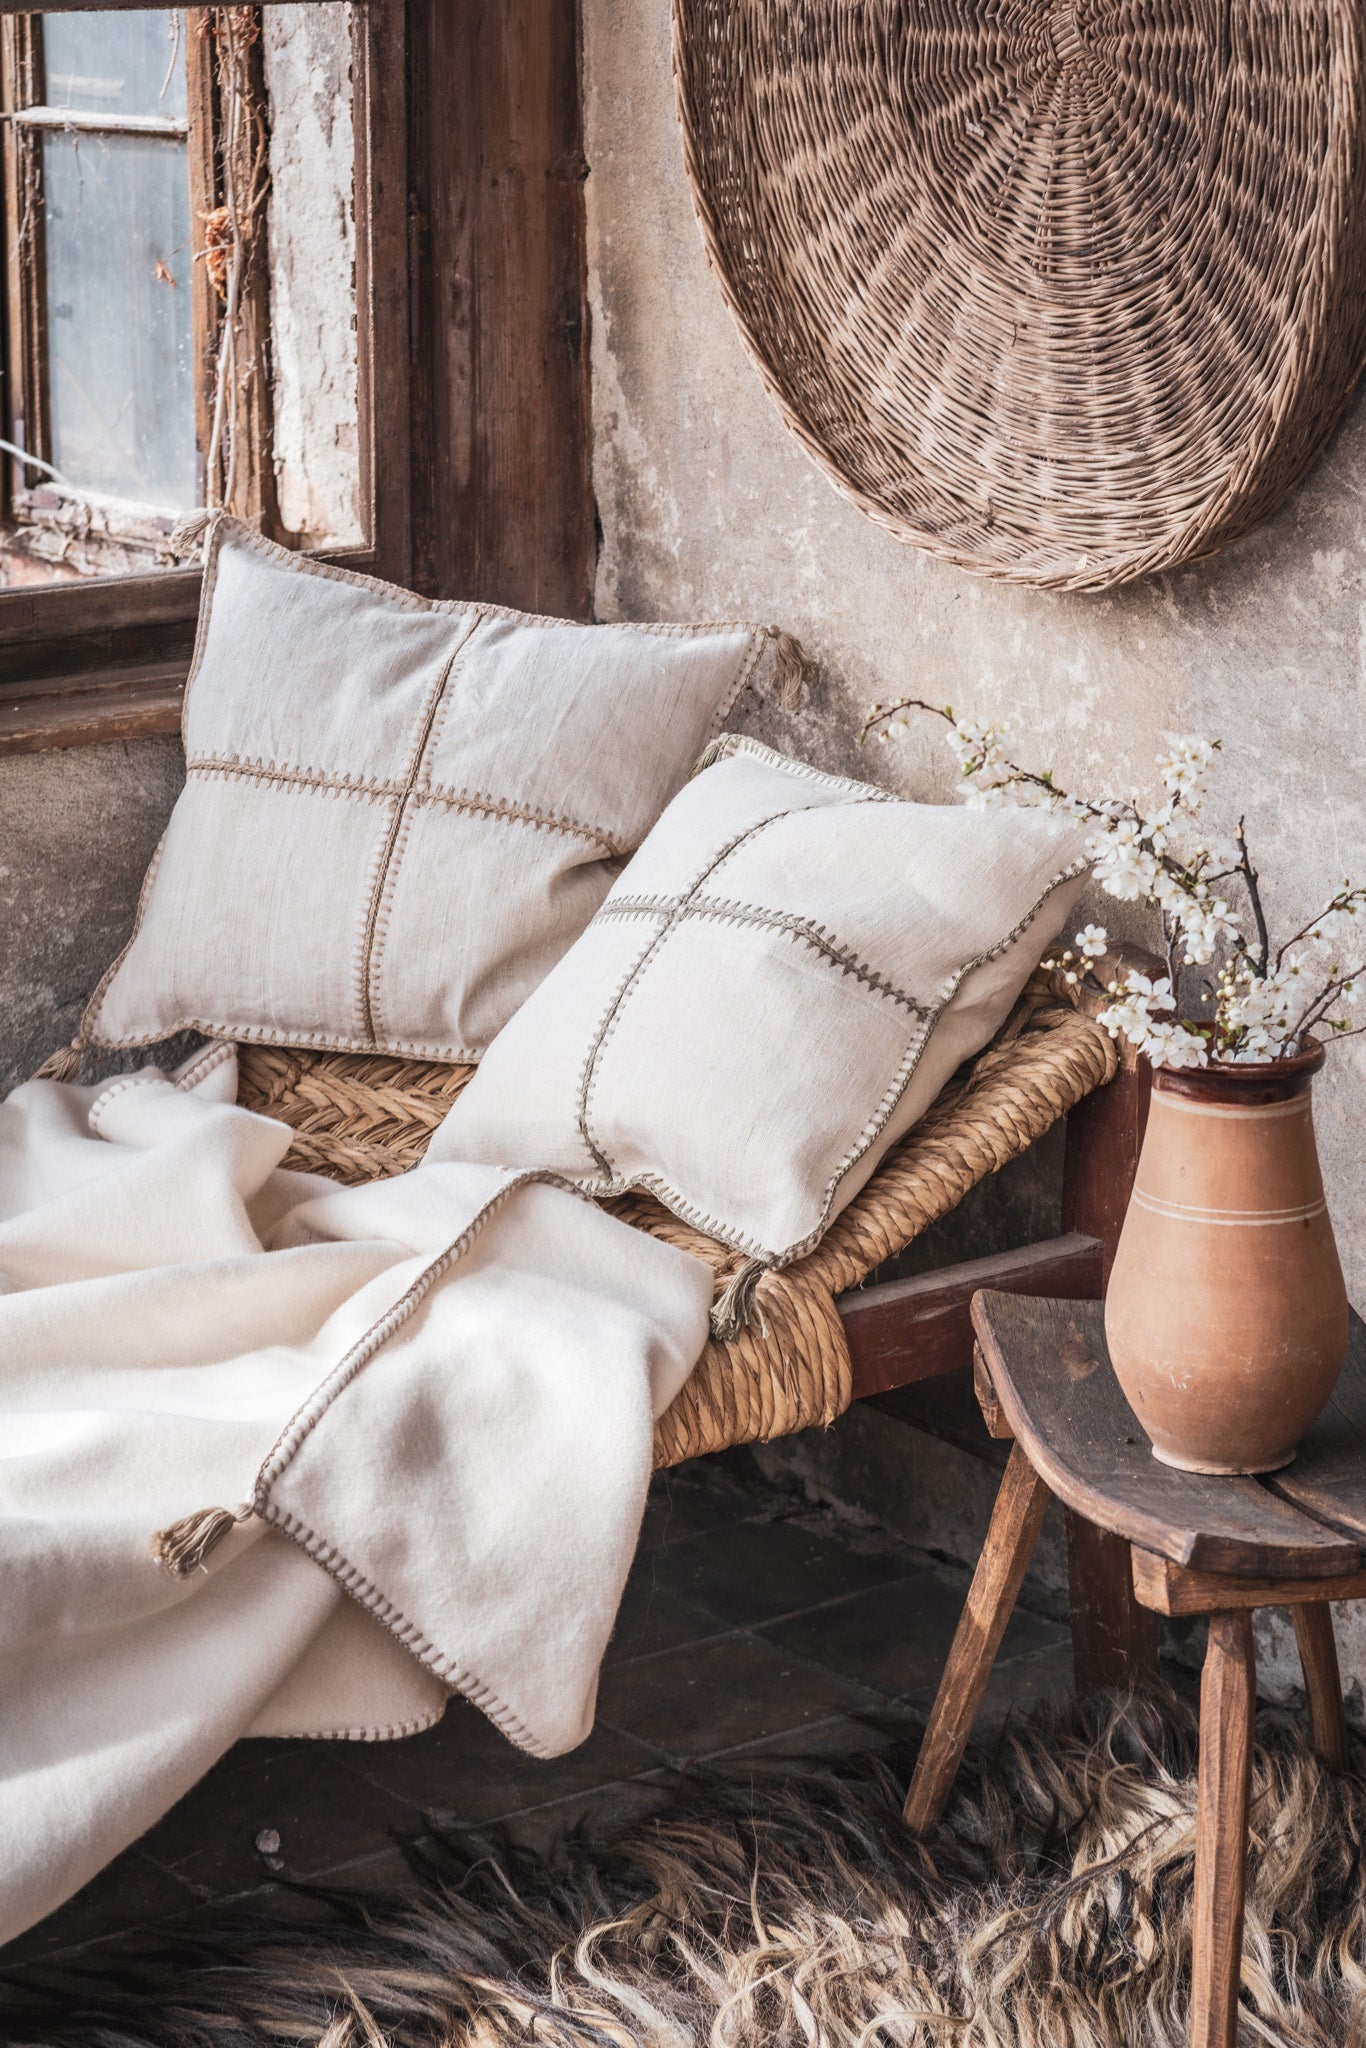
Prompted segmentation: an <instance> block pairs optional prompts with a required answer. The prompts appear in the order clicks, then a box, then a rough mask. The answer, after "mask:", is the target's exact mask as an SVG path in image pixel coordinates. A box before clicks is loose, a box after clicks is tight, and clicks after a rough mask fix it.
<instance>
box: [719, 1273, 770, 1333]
mask: <svg viewBox="0 0 1366 2048" xmlns="http://www.w3.org/2000/svg"><path fill="white" fill-rule="evenodd" d="M767 1271H768V1267H767V1266H766V1265H765V1264H764V1263H763V1261H762V1259H746V1261H745V1263H744V1265H743V1266H741V1267H740V1269H739V1271H738V1272H736V1273H734V1274H732V1275H731V1278H730V1279H729V1280H728V1281H727V1282H726V1285H725V1286H724V1287H723V1288H722V1290H721V1292H720V1293H719V1294H718V1295H717V1297H716V1299H715V1301H714V1302H713V1303H712V1305H711V1333H712V1335H713V1337H715V1338H716V1339H717V1340H718V1342H719V1343H722V1344H730V1343H733V1342H734V1340H735V1339H736V1338H737V1337H739V1336H741V1335H742V1334H743V1333H744V1331H745V1330H746V1329H748V1327H749V1324H750V1322H751V1320H753V1321H754V1322H756V1323H757V1324H758V1326H759V1328H760V1330H761V1331H762V1332H763V1333H764V1335H765V1336H766V1335H767V1334H768V1332H767V1327H766V1325H765V1323H764V1313H763V1310H762V1309H761V1308H760V1307H759V1305H758V1303H757V1301H756V1300H755V1294H756V1292H757V1290H758V1286H759V1282H760V1281H761V1280H762V1279H763V1277H764V1275H765V1273H766V1272H767Z"/></svg>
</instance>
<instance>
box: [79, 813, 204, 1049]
mask: <svg viewBox="0 0 1366 2048" xmlns="http://www.w3.org/2000/svg"><path fill="white" fill-rule="evenodd" d="M170 829H171V828H170V825H169V824H168V825H167V827H166V830H165V832H163V833H162V835H161V837H160V839H158V841H157V843H156V851H155V852H154V853H153V855H152V858H151V860H150V861H149V862H148V865H147V872H146V874H145V875H144V876H143V878H142V887H141V889H140V890H139V891H138V910H137V916H136V917H135V918H134V919H133V929H132V931H131V932H130V933H129V935H128V943H127V945H126V946H125V947H124V948H123V951H122V952H121V953H117V954H116V955H115V956H114V958H113V960H111V962H110V963H109V965H108V967H106V968H105V970H104V973H103V974H102V975H101V976H100V978H99V980H98V981H97V982H96V984H95V993H94V994H93V995H92V996H91V998H90V1001H89V1002H88V1003H87V1004H86V1006H85V1009H84V1011H83V1012H82V1014H81V1021H80V1023H79V1025H78V1026H77V1028H76V1038H75V1040H73V1043H80V1042H84V1043H85V1044H87V1045H111V1044H120V1043H121V1044H126V1045H131V1046H137V1045H160V1043H161V1041H162V1039H163V1038H169V1037H170V1035H171V1032H170V1031H154V1032H153V1033H152V1035H151V1037H150V1038H134V1039H125V1040H113V1039H108V1038H99V1037H97V1036H96V1034H95V1025H96V1021H97V1018H98V1013H99V1007H100V1004H101V1003H102V1002H103V1000H104V997H105V994H106V992H107V990H108V988H109V984H110V982H111V981H112V980H113V979H114V976H115V975H116V974H117V973H118V971H119V969H120V967H122V965H123V963H124V961H125V960H126V959H127V958H128V955H129V954H130V953H131V952H132V950H133V948H134V946H135V945H136V944H137V938H138V933H139V932H140V931H141V930H142V921H143V919H144V917H145V916H146V915H147V906H148V904H149V903H150V902H151V900H152V884H153V883H154V882H155V880H156V878H157V869H158V868H159V867H160V866H161V856H162V854H163V853H164V852H165V850H166V840H167V837H168V835H169V833H170ZM186 1028H188V1027H186V1026H184V1025H172V1027H171V1030H185V1029H186Z"/></svg>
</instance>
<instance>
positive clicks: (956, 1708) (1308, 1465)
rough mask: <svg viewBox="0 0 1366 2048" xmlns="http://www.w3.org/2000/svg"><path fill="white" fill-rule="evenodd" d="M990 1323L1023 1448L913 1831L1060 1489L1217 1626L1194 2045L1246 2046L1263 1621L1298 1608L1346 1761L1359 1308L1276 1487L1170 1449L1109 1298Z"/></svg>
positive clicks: (1365, 1461) (1137, 1574) (947, 1776)
mask: <svg viewBox="0 0 1366 2048" xmlns="http://www.w3.org/2000/svg"><path fill="white" fill-rule="evenodd" d="M972 1320H973V1327H974V1330H975V1332H976V1336H977V1357H976V1371H977V1395H978V1400H979V1402H980V1403H981V1407H982V1413H983V1415H984V1416H985V1417H986V1421H987V1426H988V1428H989V1429H990V1430H991V1432H992V1435H993V1436H997V1437H1001V1438H1006V1439H1013V1443H1012V1447H1011V1453H1010V1459H1009V1462H1008V1463H1007V1466H1006V1470H1005V1476H1004V1478H1003V1479H1002V1482H1001V1490H1000V1493H999V1494H998V1496H997V1501H996V1506H995V1509H994V1511H993V1513H992V1519H991V1528H990V1530H989V1531H988V1535H987V1541H986V1544H985V1546H984V1548H983V1551H982V1556H981V1559H980V1560H979V1562H978V1566H977V1570H976V1573H975V1574H974V1577H973V1582H972V1586H971V1588H970V1590H969V1593H968V1598H967V1602H966V1605H965V1607H964V1611H963V1615H962V1619H961V1620H960V1622H959V1624H958V1632H957V1634H956V1635H955V1637H954V1642H953V1648H952V1650H951V1651H950V1653H949V1659H948V1663H947V1664H946V1666H945V1669H944V1676H943V1679H942V1680H941V1682H940V1687H939V1694H938V1697H937V1699H936V1701H935V1705H934V1711H933V1713H932V1714H931V1716H930V1722H929V1726H928V1727H927V1729H926V1731H925V1740H924V1743H923V1744H922V1747H921V1751H920V1756H919V1759H918V1761H917V1764H916V1770H915V1776H914V1778H913V1779H912V1781H911V1789H910V1793H909V1796H908V1798H907V1801H906V1820H907V1823H908V1824H909V1825H910V1827H911V1828H913V1829H914V1830H915V1831H916V1832H917V1833H923V1832H924V1831H925V1830H927V1829H928V1828H931V1827H933V1826H934V1825H935V1824H936V1823H937V1822H938V1820H939V1818H940V1816H941V1815H942V1813H943V1810H944V1807H945V1804H946V1803H947V1800H948V1796H949V1792H950V1790H951V1789H952V1785H953V1779H954V1776H955V1773H956V1771H957V1768H958V1763H959V1760H960V1758H961V1756H962V1752H963V1748H964V1745H965V1744H966V1741H967V1738H968V1735H969V1733H970V1732H971V1728H972V1722H973V1718H974V1716H975V1714H976V1712H977V1708H978V1706H979V1705H980V1703H981V1698H982V1694H983V1691H984V1690H985V1688H986V1683H987V1679H988V1677H989V1676H990V1672H991V1665H992V1661H993V1659H994V1657H995V1655H996V1650H997V1648H998V1646H999V1644H1000V1640H1001V1636H1002V1635H1003V1633H1004V1631H1005V1626H1006V1623H1007V1621H1008V1620H1009V1619H1010V1612H1011V1609H1012V1608H1013V1606H1014V1604H1015V1599H1016V1596H1017V1595H1018V1592H1019V1589H1020V1584H1021V1581H1022V1580H1023V1578H1024V1574H1025V1571H1026V1569H1027V1568H1028V1564H1029V1558H1030V1554H1031V1552H1032V1550H1033V1547H1034V1540H1035V1537H1036V1536H1037V1534H1038V1531H1039V1526H1040V1524H1041V1523H1042V1521H1043V1516H1044V1510H1045V1509H1046V1507H1047V1505H1048V1499H1049V1495H1050V1493H1051V1494H1055V1495H1056V1496H1057V1498H1058V1499H1059V1500H1061V1501H1062V1502H1063V1504H1064V1505H1065V1506H1066V1507H1067V1508H1068V1509H1070V1510H1071V1511H1072V1513H1073V1515H1074V1516H1081V1517H1083V1518H1084V1519H1085V1520H1086V1521H1087V1522H1088V1523H1090V1524H1092V1525H1093V1526H1094V1527H1095V1528H1097V1529H1101V1530H1104V1531H1106V1532H1107V1533H1108V1534H1109V1535H1110V1536H1111V1537H1114V1538H1120V1539H1122V1540H1124V1541H1126V1542H1127V1543H1128V1544H1129V1545H1130V1546H1131V1549H1130V1557H1131V1567H1132V1572H1133V1583H1134V1592H1135V1595H1136V1597H1137V1600H1138V1601H1139V1603H1140V1604H1141V1607H1142V1608H1143V1609H1146V1610H1148V1611H1150V1613H1152V1614H1153V1615H1157V1614H1205V1615H1208V1616H1209V1618H1210V1625H1209V1644H1208V1648H1207V1651H1206V1655H1205V1667H1204V1674H1203V1677H1202V1680H1201V1692H1200V1785H1199V1795H1198V1813H1197V1825H1196V1857H1195V1912H1194V1923H1193V1952H1192V1984H1191V2026H1190V2039H1191V2043H1192V2048H1234V2041H1235V2036H1236V2032H1237V2024H1238V1984H1239V1978H1240V1974H1241V1963H1242V1932H1243V1880H1244V1866H1245V1860H1246V1849H1247V1805H1248V1785H1249V1775H1250V1767H1251V1757H1252V1727H1253V1716H1254V1712H1255V1708H1256V1690H1257V1687H1256V1660H1255V1656H1254V1652H1253V1644H1252V1612H1253V1610H1254V1609H1255V1608H1257V1607H1264V1606H1289V1607H1291V1609H1292V1611H1293V1613H1294V1617H1295V1634H1296V1640H1297V1642H1298V1645H1299V1651H1300V1659H1301V1662H1302V1664H1303V1666H1304V1677H1305V1691H1306V1694H1307V1696H1308V1701H1309V1710H1310V1717H1311V1723H1312V1727H1313V1733H1314V1740H1315V1743H1316V1745H1317V1747H1318V1749H1319V1751H1320V1753H1321V1754H1322V1755H1323V1757H1324V1758H1325V1760H1326V1761H1327V1762H1328V1763H1329V1764H1330V1765H1331V1766H1332V1767H1333V1768H1335V1769H1341V1768H1343V1767H1344V1766H1345V1764H1346V1761H1347V1730H1346V1722H1345V1719H1344V1716H1343V1708H1342V1688H1341V1683H1340V1680H1339V1675H1338V1662H1337V1649H1336V1645H1335V1643H1334V1639H1333V1623H1332V1609H1331V1605H1330V1602H1331V1601H1333V1600H1352V1599H1361V1598H1366V1325H1363V1323H1362V1321H1361V1318H1360V1317H1359V1316H1357V1315H1356V1314H1355V1313H1354V1314H1353V1315H1352V1318H1351V1336H1350V1342H1349V1350H1348V1358H1347V1364H1346V1366H1345V1368H1344V1371H1343V1374H1342V1378H1341V1380H1340V1381H1339V1383H1338V1387H1337V1390H1336V1392H1335V1393H1334V1395H1333V1398H1332V1400H1331V1401H1330V1402H1329V1404H1328V1406H1327V1408H1326V1409H1325V1410H1324V1412H1323V1414H1322V1415H1321V1416H1320V1417H1319V1420H1318V1421H1317V1422H1316V1423H1315V1425H1314V1427H1313V1428H1312V1429H1311V1430H1310V1432H1309V1434H1308V1436H1306V1438H1305V1439H1304V1441H1303V1443H1302V1444H1301V1446H1300V1449H1299V1452H1298V1454H1297V1455H1296V1458H1295V1461H1294V1463H1293V1464H1291V1465H1288V1466H1286V1467H1285V1468H1284V1469H1283V1470H1281V1471H1279V1472H1273V1473H1269V1474H1268V1475H1267V1477H1266V1478H1264V1479H1224V1478H1211V1477H1206V1476H1203V1475H1200V1474H1197V1473H1190V1472H1178V1471H1175V1470H1174V1469H1172V1468H1171V1467H1170V1466H1166V1465H1162V1464H1159V1463H1158V1461H1157V1460H1156V1459H1155V1458H1154V1457H1153V1455H1152V1449H1151V1446H1150V1444H1149V1442H1148V1439H1147V1437H1146V1436H1145V1434H1144V1432H1143V1429H1142V1426H1141V1425H1140V1423H1139V1422H1138V1421H1137V1419H1136V1417H1135V1416H1134V1413H1133V1411H1132V1409H1131V1408H1130V1407H1129V1405H1128V1403H1127V1401H1126V1400H1125V1399H1124V1396H1123V1394H1122V1393H1121V1392H1120V1388H1119V1383H1118V1381H1117V1380H1116V1379H1115V1376H1114V1371H1113V1368H1112V1367H1111V1364H1110V1359H1109V1353H1108V1351H1107V1349H1106V1344H1105V1323H1104V1308H1103V1306H1102V1304H1100V1303H1099V1302H1076V1301H1050V1300H1033V1301H1030V1300H1023V1299H1020V1298H1018V1297H1014V1296H1010V1295H1005V1294H995V1293H991V1294H988V1293H983V1294H979V1295H977V1296H976V1298H975V1300H974V1302H973V1308H972ZM1153 1625H1154V1626H1155V1625H1156V1624H1155V1623H1154V1624H1153Z"/></svg>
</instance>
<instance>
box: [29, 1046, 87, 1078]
mask: <svg viewBox="0 0 1366 2048" xmlns="http://www.w3.org/2000/svg"><path fill="white" fill-rule="evenodd" d="M84 1050H85V1041H84V1040H83V1039H80V1038H73V1039H72V1041H71V1043H70V1045H63V1046H59V1047H58V1049H57V1051H56V1052H50V1053H49V1054H48V1056H47V1058H46V1059H45V1060H44V1061H43V1064H42V1065H41V1067H39V1068H38V1069H37V1070H36V1071H35V1073H34V1076H33V1078H34V1080H35V1081H70V1080H73V1079H74V1078H75V1075H76V1073H77V1071H78V1070H79V1068H80V1064H81V1054H82V1053H83V1052H84Z"/></svg>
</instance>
